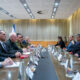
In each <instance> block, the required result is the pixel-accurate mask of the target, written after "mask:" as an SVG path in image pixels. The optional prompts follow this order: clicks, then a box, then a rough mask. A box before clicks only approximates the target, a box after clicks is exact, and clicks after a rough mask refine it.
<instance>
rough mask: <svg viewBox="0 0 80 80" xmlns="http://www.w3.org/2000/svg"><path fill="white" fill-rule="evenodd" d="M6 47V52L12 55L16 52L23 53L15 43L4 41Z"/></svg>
mask: <svg viewBox="0 0 80 80" xmlns="http://www.w3.org/2000/svg"><path fill="white" fill-rule="evenodd" d="M6 45H7V50H8V51H9V52H10V53H11V54H14V53H16V52H21V53H22V52H23V51H22V49H20V48H18V46H17V45H16V43H15V42H12V41H11V40H10V39H9V40H7V41H6Z"/></svg>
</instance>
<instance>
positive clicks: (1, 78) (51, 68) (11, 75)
mask: <svg viewBox="0 0 80 80" xmlns="http://www.w3.org/2000/svg"><path fill="white" fill-rule="evenodd" d="M40 55H41V58H40V60H39V62H38V66H37V67H36V70H35V72H34V76H33V78H32V80H72V79H70V78H67V77H66V76H65V74H66V72H65V69H64V67H62V66H61V65H60V64H59V61H57V60H55V59H54V57H53V54H50V53H49V52H48V50H47V49H46V51H45V52H42V51H41V53H40ZM73 58H74V61H77V62H78V63H75V65H76V66H77V67H78V70H79V72H80V66H79V65H80V61H79V60H78V59H77V58H76V57H74V56H73ZM29 60H30V59H29V58H27V59H19V58H14V59H13V61H14V62H20V66H19V67H15V68H0V80H31V79H30V78H29V77H28V76H27V74H26V68H27V64H28V62H29Z"/></svg>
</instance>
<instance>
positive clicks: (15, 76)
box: [0, 58, 29, 80]
mask: <svg viewBox="0 0 80 80" xmlns="http://www.w3.org/2000/svg"><path fill="white" fill-rule="evenodd" d="M28 60H29V58H27V59H24V61H23V60H20V59H19V58H15V59H13V61H14V62H22V61H23V62H24V64H23V66H22V67H23V70H22V73H23V74H24V75H22V78H20V73H19V72H20V71H19V67H20V66H19V67H17V68H1V69H0V80H28V79H27V78H26V74H25V69H26V66H27V63H28Z"/></svg>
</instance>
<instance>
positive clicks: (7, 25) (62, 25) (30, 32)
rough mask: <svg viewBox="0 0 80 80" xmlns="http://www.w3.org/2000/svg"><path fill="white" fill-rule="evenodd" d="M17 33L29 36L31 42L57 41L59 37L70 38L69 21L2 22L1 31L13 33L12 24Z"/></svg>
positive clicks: (0, 23) (32, 20) (0, 22)
mask: <svg viewBox="0 0 80 80" xmlns="http://www.w3.org/2000/svg"><path fill="white" fill-rule="evenodd" d="M13 23H14V24H15V26H16V32H20V33H22V34H23V35H24V36H29V37H30V39H31V41H56V40H57V37H58V36H62V37H63V38H64V37H65V36H68V33H69V30H68V25H67V20H66V19H65V20H54V19H31V20H7V21H6V20H0V29H1V30H4V31H6V33H7V36H8V34H9V33H10V32H11V28H12V24H13Z"/></svg>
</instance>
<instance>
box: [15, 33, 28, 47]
mask: <svg viewBox="0 0 80 80" xmlns="http://www.w3.org/2000/svg"><path fill="white" fill-rule="evenodd" d="M16 44H17V46H18V47H19V48H27V46H28V45H27V43H26V42H24V39H23V36H22V35H21V34H20V33H17V42H16Z"/></svg>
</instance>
